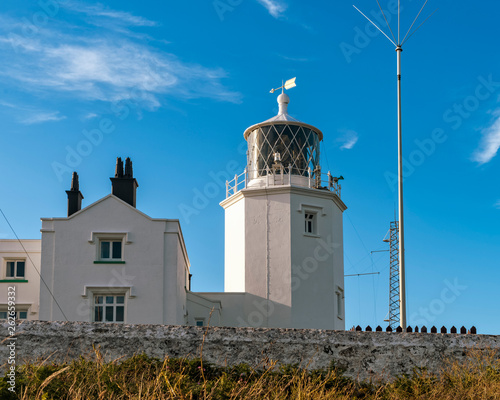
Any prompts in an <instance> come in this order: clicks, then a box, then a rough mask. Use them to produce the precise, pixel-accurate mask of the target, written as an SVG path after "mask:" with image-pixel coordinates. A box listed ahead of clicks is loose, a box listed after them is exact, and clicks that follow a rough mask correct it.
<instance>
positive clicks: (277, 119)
mask: <svg viewBox="0 0 500 400" xmlns="http://www.w3.org/2000/svg"><path fill="white" fill-rule="evenodd" d="M277 101H278V104H279V111H278V115H276V116H274V117H272V118H270V119H268V120H266V121H263V122H259V123H258V124H255V125H252V126H250V127H249V128H247V129H246V130H245V132H244V133H243V137H244V138H245V140H246V139H247V137H248V135H249V134H250V133H251V132H252V131H254V130H255V129H257V128H260V127H261V126H267V125H274V124H278V123H283V122H284V123H288V125H299V126H304V127H306V128H309V129H312V130H313V131H314V132H316V133H317V134H318V137H319V140H320V141H321V140H323V132H321V131H320V130H319V129H318V128H316V127H315V126H312V125H309V124H306V123H305V122H302V121H299V120H298V119H295V118H293V117H292V116H290V115H289V114H288V104H289V103H290V97H288V95H287V94H286V93H281V94H280V95H279V96H278V99H277Z"/></svg>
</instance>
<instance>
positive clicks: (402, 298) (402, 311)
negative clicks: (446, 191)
mask: <svg viewBox="0 0 500 400" xmlns="http://www.w3.org/2000/svg"><path fill="white" fill-rule="evenodd" d="M376 1H377V4H378V7H379V8H380V11H381V12H382V15H383V16H384V20H385V23H386V24H387V27H388V28H389V31H390V34H391V36H392V39H391V38H390V37H389V36H388V35H387V34H386V33H385V32H384V31H383V30H382V29H380V28H379V27H378V26H377V24H375V23H374V22H373V21H372V20H371V19H370V18H368V17H367V16H366V15H365V14H363V13H362V12H361V10H360V9H359V8H357V7H356V6H355V5H353V7H354V8H355V9H356V10H357V11H358V12H359V13H360V14H361V15H362V16H363V17H365V18H366V19H367V20H368V21H369V22H370V23H371V24H372V25H373V26H374V27H375V28H377V29H378V30H379V31H380V32H382V34H383V35H384V36H385V37H386V38H387V39H388V40H389V42H391V43H392V44H393V45H394V46H396V53H397V93H398V95H397V102H398V200H399V205H398V214H399V221H398V222H399V224H398V226H397V229H398V233H399V238H398V239H399V317H400V326H401V328H403V329H406V290H405V247H404V218H403V145H402V137H401V133H402V123H401V52H402V51H403V44H405V43H406V42H407V41H408V39H410V37H412V36H413V34H414V33H415V32H416V31H417V30H419V29H420V27H421V26H422V25H423V24H424V23H425V22H426V21H427V20H428V19H429V18H430V17H431V16H432V15H433V14H434V13H435V12H436V11H437V10H436V11H434V12H433V13H432V14H431V15H429V16H428V17H427V18H426V19H425V20H424V22H422V23H421V24H420V25H419V26H418V27H417V28H416V29H415V30H413V31H411V30H412V28H413V26H414V25H415V22H417V19H418V17H419V16H420V14H421V13H422V11H423V10H424V7H425V6H426V4H427V2H428V0H425V3H424V5H423V6H422V8H421V9H420V11H419V12H418V14H417V16H416V17H415V19H414V20H413V23H412V24H411V25H410V28H409V29H408V32H406V35H404V37H403V40H401V39H400V38H401V23H400V14H401V4H400V3H401V2H400V0H398V32H397V34H398V37H397V39H396V37H395V36H394V33H393V32H392V29H391V25H390V24H389V21H388V20H387V18H386V16H385V13H384V11H383V10H382V7H381V6H380V3H379V0H376ZM410 31H411V33H410ZM395 222H396V221H395Z"/></svg>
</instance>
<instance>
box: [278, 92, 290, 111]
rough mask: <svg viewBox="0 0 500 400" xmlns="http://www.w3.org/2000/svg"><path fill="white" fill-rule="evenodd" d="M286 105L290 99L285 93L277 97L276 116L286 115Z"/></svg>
mask: <svg viewBox="0 0 500 400" xmlns="http://www.w3.org/2000/svg"><path fill="white" fill-rule="evenodd" d="M288 103H290V97H288V95H287V94H286V93H281V94H280V95H279V96H278V104H279V107H280V108H279V112H278V115H281V114H288Z"/></svg>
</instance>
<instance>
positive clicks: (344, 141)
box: [337, 130, 358, 150]
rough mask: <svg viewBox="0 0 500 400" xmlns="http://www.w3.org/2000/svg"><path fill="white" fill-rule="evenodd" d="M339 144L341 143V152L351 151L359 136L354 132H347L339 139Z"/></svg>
mask: <svg viewBox="0 0 500 400" xmlns="http://www.w3.org/2000/svg"><path fill="white" fill-rule="evenodd" d="M337 142H340V150H350V149H352V148H353V147H354V145H355V144H356V143H357V142H358V134H357V133H356V132H355V131H353V130H347V131H345V134H344V135H343V136H341V137H339V138H338V139H337Z"/></svg>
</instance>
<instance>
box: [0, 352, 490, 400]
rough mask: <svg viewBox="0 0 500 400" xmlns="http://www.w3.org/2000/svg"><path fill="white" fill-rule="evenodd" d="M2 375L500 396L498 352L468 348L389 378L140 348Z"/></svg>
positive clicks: (108, 392)
mask: <svg viewBox="0 0 500 400" xmlns="http://www.w3.org/2000/svg"><path fill="white" fill-rule="evenodd" d="M8 387H9V386H8V379H7V377H3V378H1V379H0V399H2V400H9V399H21V400H27V399H30V400H31V399H34V400H59V399H71V400H80V399H81V400H90V399H105V400H114V399H137V400H139V399H141V400H153V399H155V400H156V399H222V400H226V399H227V400H229V399H252V400H253V399H256V400H257V399H273V400H275V399H276V400H277V399H287V400H288V399H301V400H307V399H314V400H322V399H387V400H395V399H440V400H442V399H450V400H451V399H500V360H499V359H498V354H497V353H496V352H493V351H471V352H470V353H469V357H468V361H467V362H466V363H465V364H458V363H456V362H455V363H451V362H450V363H447V364H446V366H445V367H444V368H443V371H442V373H441V374H439V375H433V374H430V373H428V372H427V371H426V370H416V371H414V374H413V375H411V376H402V377H399V378H398V379H396V380H394V381H392V382H383V383H373V382H372V383H357V382H355V381H353V380H351V379H348V378H346V377H344V376H343V375H342V371H341V370H339V369H338V368H335V366H333V365H332V366H331V367H330V368H328V369H326V370H314V371H308V370H305V369H301V368H299V367H298V366H295V365H286V366H280V367H278V366H277V364H276V363H275V362H269V361H268V362H266V363H264V364H262V365H261V367H260V368H251V367H250V366H248V365H245V364H242V365H237V366H234V367H225V368H222V367H215V366H213V365H210V364H209V363H207V362H205V361H203V360H201V359H191V360H188V359H173V358H167V359H165V360H163V361H161V360H158V359H155V358H150V357H147V356H145V355H140V356H134V357H133V358H130V359H126V360H116V361H114V362H109V363H106V362H104V360H103V358H102V355H101V354H100V352H99V351H98V350H97V351H95V354H94V355H93V356H92V357H91V358H83V357H81V358H80V359H79V360H76V361H73V362H71V363H66V364H60V365H59V364H47V363H44V362H40V363H37V364H27V365H23V366H20V367H18V368H17V370H16V393H11V392H10V391H9V390H8Z"/></svg>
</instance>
